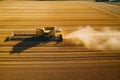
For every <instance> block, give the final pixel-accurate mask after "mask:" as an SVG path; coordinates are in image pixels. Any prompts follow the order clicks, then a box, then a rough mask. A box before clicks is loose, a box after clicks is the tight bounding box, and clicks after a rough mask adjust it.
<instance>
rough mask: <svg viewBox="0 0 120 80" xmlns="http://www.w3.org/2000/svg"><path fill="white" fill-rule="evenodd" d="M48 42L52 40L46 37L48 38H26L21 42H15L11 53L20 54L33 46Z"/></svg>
mask: <svg viewBox="0 0 120 80" xmlns="http://www.w3.org/2000/svg"><path fill="white" fill-rule="evenodd" d="M48 42H50V40H49V39H46V38H39V37H30V38H26V39H24V40H22V41H21V42H19V43H17V44H15V45H14V46H13V49H12V51H11V52H10V53H11V54H13V53H17V54H20V53H22V52H23V51H25V50H27V49H29V48H31V47H35V46H37V45H39V46H41V45H44V44H46V43H48Z"/></svg>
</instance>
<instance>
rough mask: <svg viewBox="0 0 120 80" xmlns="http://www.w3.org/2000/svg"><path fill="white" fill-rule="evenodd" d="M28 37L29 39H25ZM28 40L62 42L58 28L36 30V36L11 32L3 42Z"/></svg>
mask: <svg viewBox="0 0 120 80" xmlns="http://www.w3.org/2000/svg"><path fill="white" fill-rule="evenodd" d="M26 36H30V37H26ZM12 40H28V41H29V40H30V41H62V40H63V38H62V33H61V30H60V29H59V28H55V27H43V28H37V29H36V34H32V35H31V34H24V33H23V34H17V33H15V32H13V33H12V34H11V35H10V36H9V37H7V39H6V40H5V41H12Z"/></svg>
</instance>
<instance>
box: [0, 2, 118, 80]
mask: <svg viewBox="0 0 120 80" xmlns="http://www.w3.org/2000/svg"><path fill="white" fill-rule="evenodd" d="M87 25H89V26H92V28H94V29H96V30H100V29H102V28H104V27H110V28H111V29H115V30H118V31H119V30H120V6H119V5H111V4H106V3H99V2H98V3H96V2H87V1H60V2H59V1H53V2H52V1H44V2H42V1H39V2H38V1H28V2H27V1H18V2H17V1H15V2H5V1H1V2H0V80H119V79H120V51H119V49H115V50H109V49H108V50H104V51H101V50H92V49H88V48H86V47H85V46H83V45H75V44H72V43H71V42H67V40H66V39H65V37H66V36H67V35H68V34H70V33H72V32H74V31H76V30H77V29H78V28H79V29H80V28H84V27H85V26H87ZM43 26H55V27H59V28H60V29H61V30H62V33H63V38H64V40H63V42H59V43H57V42H53V41H50V42H39V41H8V42H5V39H6V38H7V37H8V36H10V34H11V33H12V32H16V33H19V34H22V33H24V34H35V29H36V28H37V27H43ZM28 37H29V36H28ZM118 37H120V36H118ZM92 46H94V44H93V45H92ZM118 46H120V45H118ZM12 51H14V52H15V53H14V54H11V52H12Z"/></svg>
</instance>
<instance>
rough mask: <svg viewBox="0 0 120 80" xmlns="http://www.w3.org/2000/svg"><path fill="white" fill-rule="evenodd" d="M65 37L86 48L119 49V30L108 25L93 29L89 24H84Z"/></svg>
mask: <svg viewBox="0 0 120 80" xmlns="http://www.w3.org/2000/svg"><path fill="white" fill-rule="evenodd" d="M65 39H67V40H69V41H71V43H73V44H75V45H83V46H85V47H86V48H88V49H93V50H120V32H119V31H118V30H113V29H111V28H109V27H104V28H102V29H101V30H95V29H94V28H92V27H91V26H86V27H84V28H81V29H78V30H76V31H74V32H72V33H70V34H68V35H67V36H66V37H65Z"/></svg>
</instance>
